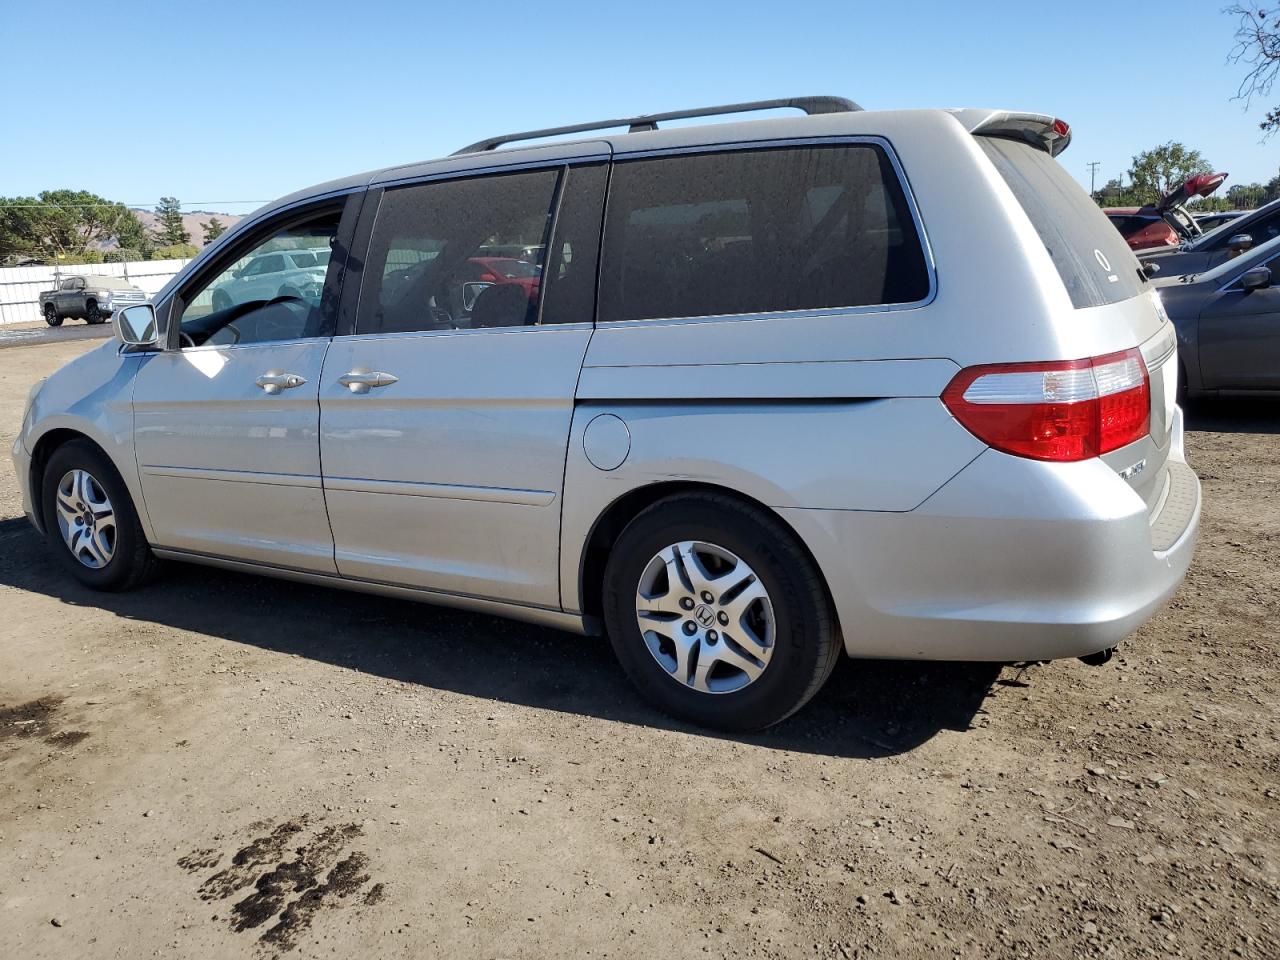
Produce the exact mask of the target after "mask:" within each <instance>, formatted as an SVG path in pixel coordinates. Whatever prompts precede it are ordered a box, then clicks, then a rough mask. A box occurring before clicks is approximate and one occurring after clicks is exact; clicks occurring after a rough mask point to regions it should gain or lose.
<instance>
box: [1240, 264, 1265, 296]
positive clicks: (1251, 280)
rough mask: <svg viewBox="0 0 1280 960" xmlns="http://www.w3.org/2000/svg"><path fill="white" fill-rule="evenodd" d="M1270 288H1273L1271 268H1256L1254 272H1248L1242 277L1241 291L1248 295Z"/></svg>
mask: <svg viewBox="0 0 1280 960" xmlns="http://www.w3.org/2000/svg"><path fill="white" fill-rule="evenodd" d="M1269 286H1271V268H1270V267H1254V268H1253V269H1252V270H1246V271H1245V272H1244V273H1243V274H1242V275H1241V277H1240V289H1241V290H1243V291H1245V292H1246V293H1248V292H1249V291H1250V290H1262V289H1264V288H1266V287H1269Z"/></svg>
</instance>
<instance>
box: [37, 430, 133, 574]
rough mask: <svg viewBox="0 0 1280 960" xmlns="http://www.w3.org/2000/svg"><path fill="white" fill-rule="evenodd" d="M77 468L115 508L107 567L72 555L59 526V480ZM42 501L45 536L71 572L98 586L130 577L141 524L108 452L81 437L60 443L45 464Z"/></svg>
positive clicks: (113, 508)
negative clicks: (88, 564) (88, 563)
mask: <svg viewBox="0 0 1280 960" xmlns="http://www.w3.org/2000/svg"><path fill="white" fill-rule="evenodd" d="M77 468H78V469H81V470H86V471H88V472H89V474H90V475H92V476H93V478H94V480H96V481H97V482H98V484H99V485H100V486H101V487H102V489H103V492H105V493H106V495H107V499H108V500H110V501H111V507H112V510H113V511H114V512H115V520H116V545H115V553H114V554H113V555H112V557H111V560H110V562H109V563H108V564H107V565H106V566H105V567H102V568H100V569H97V570H94V569H91V568H89V567H86V566H85V565H84V564H83V563H81V562H80V561H79V560H77V559H76V558H75V557H74V556H73V555H72V553H71V550H70V549H69V548H68V547H67V545H66V543H65V542H64V541H63V539H62V531H61V530H60V529H59V527H58V514H57V491H58V482H59V481H60V480H61V479H62V477H63V476H65V475H66V473H67V471H69V470H74V469H77ZM40 502H41V505H42V508H43V511H44V512H43V517H44V528H45V538H46V539H47V540H48V541H49V546H50V547H51V548H52V549H53V552H54V554H55V555H56V556H57V558H58V562H59V563H61V564H62V565H63V566H64V567H65V568H66V569H67V571H68V572H70V573H71V575H72V576H74V577H75V578H76V579H77V580H79V581H80V582H81V583H83V584H84V585H85V586H87V587H92V588H93V589H95V590H113V589H117V588H119V587H120V586H121V585H123V584H124V583H125V582H126V581H127V580H128V579H129V575H130V574H131V573H132V572H133V571H132V569H131V566H132V564H133V563H134V562H135V561H134V558H135V556H136V553H137V550H138V547H139V539H140V528H139V524H138V520H137V513H136V512H135V511H134V508H133V498H132V497H130V496H129V491H128V489H127V488H126V487H125V485H124V481H123V480H122V479H121V478H120V474H119V472H118V471H117V470H116V468H115V466H114V465H113V464H112V463H111V461H110V460H109V459H107V457H106V455H105V454H103V453H101V452H100V451H99V450H98V449H97V448H96V447H93V446H91V445H90V444H88V443H86V442H82V441H72V442H70V443H67V444H65V445H63V446H61V447H59V448H58V449H57V450H55V451H54V452H53V455H52V456H51V457H50V458H49V462H48V464H47V465H46V466H45V470H44V476H43V478H42V479H41V486H40Z"/></svg>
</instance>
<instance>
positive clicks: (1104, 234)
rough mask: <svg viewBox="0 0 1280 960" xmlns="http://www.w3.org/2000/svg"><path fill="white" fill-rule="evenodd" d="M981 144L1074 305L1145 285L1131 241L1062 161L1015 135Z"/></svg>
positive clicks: (1128, 293)
mask: <svg viewBox="0 0 1280 960" xmlns="http://www.w3.org/2000/svg"><path fill="white" fill-rule="evenodd" d="M978 143H979V145H980V146H981V147H982V150H983V152H984V153H986V155H987V156H988V157H989V158H990V159H991V162H992V163H993V164H995V167H996V169H997V170H998V171H1000V176H1001V177H1003V178H1004V182H1005V183H1007V184H1008V185H1009V189H1010V190H1012V191H1013V195H1014V196H1015V197H1016V198H1017V199H1018V203H1019V204H1020V205H1021V206H1022V209H1023V211H1025V213H1026V215H1027V218H1028V219H1029V220H1030V221H1031V225H1032V226H1033V227H1035V229H1036V233H1038V234H1039V235H1040V240H1041V242H1042V243H1043V244H1044V246H1045V249H1046V250H1047V251H1048V252H1049V256H1050V258H1051V259H1052V260H1053V265H1054V266H1055V267H1057V269H1058V275H1059V276H1060V277H1061V278H1062V282H1063V284H1064V285H1065V286H1066V288H1067V293H1068V295H1070V297H1071V303H1072V305H1073V306H1075V307H1098V306H1102V305H1103V304H1107V303H1116V302H1118V301H1120V300H1128V299H1129V298H1130V297H1134V296H1137V295H1138V294H1140V293H1142V291H1143V290H1145V289H1146V288H1147V283H1146V278H1145V276H1144V275H1143V273H1142V271H1141V269H1140V268H1139V267H1138V260H1137V258H1136V257H1135V256H1134V255H1133V251H1132V250H1130V249H1129V245H1128V244H1127V243H1125V242H1124V238H1123V237H1122V236H1120V234H1119V233H1118V232H1117V231H1116V229H1115V228H1114V227H1113V226H1111V225H1110V224H1108V223H1107V218H1106V216H1105V215H1104V214H1103V212H1102V210H1101V209H1099V207H1098V205H1097V204H1096V203H1094V202H1093V201H1092V200H1090V199H1089V195H1088V194H1087V193H1085V192H1084V189H1083V188H1082V187H1081V186H1080V185H1079V184H1078V183H1076V182H1075V180H1073V179H1072V178H1071V175H1070V174H1069V173H1067V171H1066V170H1064V169H1063V168H1062V165H1061V164H1060V163H1058V161H1056V160H1054V159H1053V157H1051V156H1049V154H1047V153H1045V152H1044V151H1043V150H1040V149H1037V148H1036V147H1033V146H1031V145H1030V144H1027V143H1022V142H1020V141H1017V140H1006V139H1002V138H999V137H978ZM1099 255H1100V256H1099Z"/></svg>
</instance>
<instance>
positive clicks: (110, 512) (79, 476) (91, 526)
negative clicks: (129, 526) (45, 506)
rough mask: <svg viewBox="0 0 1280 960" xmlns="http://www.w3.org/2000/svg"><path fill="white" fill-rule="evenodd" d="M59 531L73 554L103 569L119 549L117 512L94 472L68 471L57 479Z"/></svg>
mask: <svg viewBox="0 0 1280 960" xmlns="http://www.w3.org/2000/svg"><path fill="white" fill-rule="evenodd" d="M55 504H56V509H57V514H58V517H57V519H58V531H59V532H60V533H61V534H62V540H63V542H64V543H65V544H66V545H67V549H68V550H70V551H71V555H72V556H73V557H75V558H76V559H77V560H79V561H80V562H81V563H82V564H84V565H85V566H86V567H88V568H89V569H91V570H101V569H102V568H103V567H105V566H106V565H107V564H109V563H110V562H111V558H112V557H113V556H115V552H116V515H115V509H114V508H113V507H112V506H111V500H110V499H108V497H107V492H106V491H105V490H104V489H103V488H102V484H100V483H99V482H98V481H97V480H96V479H95V478H94V477H93V475H92V474H90V473H89V472H88V471H87V470H81V469H79V468H77V469H74V470H68V471H67V472H66V473H64V474H63V475H62V479H61V480H59V481H58V493H57V499H56V502H55Z"/></svg>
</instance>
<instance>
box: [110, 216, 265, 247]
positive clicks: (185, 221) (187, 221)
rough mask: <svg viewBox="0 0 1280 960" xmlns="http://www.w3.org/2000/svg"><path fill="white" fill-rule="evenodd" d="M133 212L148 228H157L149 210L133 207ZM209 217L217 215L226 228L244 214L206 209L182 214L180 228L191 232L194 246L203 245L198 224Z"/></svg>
mask: <svg viewBox="0 0 1280 960" xmlns="http://www.w3.org/2000/svg"><path fill="white" fill-rule="evenodd" d="M133 212H134V214H136V215H137V217H138V220H139V221H140V222H141V223H142V225H143V226H144V227H146V228H147V229H148V230H152V231H154V230H156V229H158V228H159V226H160V221H159V219H158V218H157V217H156V215H155V214H154V213H152V212H151V211H150V210H138V209H134V211H133ZM210 217H217V218H218V220H219V221H221V223H222V225H223V226H224V227H226V228H227V229H228V230H230V229H231V228H232V227H234V226H235V225H236V224H237V223H239V222H240V221H241V220H243V219H244V216H243V215H241V214H238V213H211V212H210V211H208V210H191V211H189V212H187V213H184V214H183V215H182V229H184V230H186V231H187V233H189V234H191V243H192V244H193V245H194V246H196V247H203V246H204V227H202V226H200V224H202V223H204V222H205V221H207V220H208V219H209V218H210Z"/></svg>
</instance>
